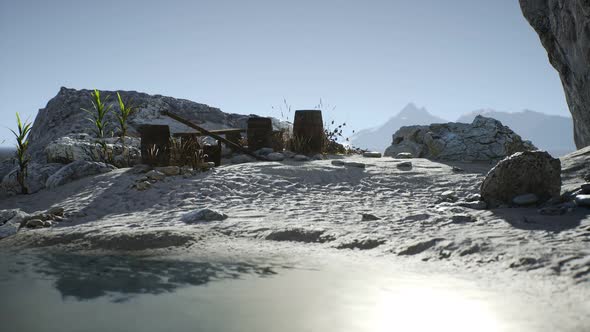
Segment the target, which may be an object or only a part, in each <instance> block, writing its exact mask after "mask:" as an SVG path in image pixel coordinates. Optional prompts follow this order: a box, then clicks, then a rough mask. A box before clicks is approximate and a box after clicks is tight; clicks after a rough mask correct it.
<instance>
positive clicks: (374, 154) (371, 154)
mask: <svg viewBox="0 0 590 332" xmlns="http://www.w3.org/2000/svg"><path fill="white" fill-rule="evenodd" d="M363 157H365V158H381V152H376V151H366V152H363Z"/></svg>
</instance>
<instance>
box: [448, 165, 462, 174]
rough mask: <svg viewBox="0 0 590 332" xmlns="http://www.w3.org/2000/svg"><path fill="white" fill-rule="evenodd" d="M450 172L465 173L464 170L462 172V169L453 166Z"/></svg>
mask: <svg viewBox="0 0 590 332" xmlns="http://www.w3.org/2000/svg"><path fill="white" fill-rule="evenodd" d="M451 170H452V171H453V172H454V173H463V172H465V170H464V169H462V168H461V167H457V166H453V168H451Z"/></svg>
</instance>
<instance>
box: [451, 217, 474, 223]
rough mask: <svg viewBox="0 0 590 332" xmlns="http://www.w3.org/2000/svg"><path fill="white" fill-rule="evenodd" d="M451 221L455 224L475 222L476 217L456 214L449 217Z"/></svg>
mask: <svg viewBox="0 0 590 332" xmlns="http://www.w3.org/2000/svg"><path fill="white" fill-rule="evenodd" d="M451 221H452V222H453V223H455V224H466V223H472V222H476V221H477V218H475V217H474V216H470V215H456V216H452V217H451Z"/></svg>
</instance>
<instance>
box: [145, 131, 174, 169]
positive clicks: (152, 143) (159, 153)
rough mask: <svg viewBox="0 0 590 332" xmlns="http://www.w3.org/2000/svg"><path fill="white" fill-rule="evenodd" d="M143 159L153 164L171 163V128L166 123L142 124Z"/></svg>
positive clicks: (166, 164)
mask: <svg viewBox="0 0 590 332" xmlns="http://www.w3.org/2000/svg"><path fill="white" fill-rule="evenodd" d="M139 133H140V134H141V160H142V162H143V163H144V164H148V165H151V166H168V165H169V164H170V128H169V127H168V126H166V125H142V126H141V127H140V128H139Z"/></svg>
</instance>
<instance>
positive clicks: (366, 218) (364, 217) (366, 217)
mask: <svg viewBox="0 0 590 332" xmlns="http://www.w3.org/2000/svg"><path fill="white" fill-rule="evenodd" d="M380 219H381V218H379V217H377V216H375V215H372V214H370V213H363V214H362V217H361V221H374V220H380Z"/></svg>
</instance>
